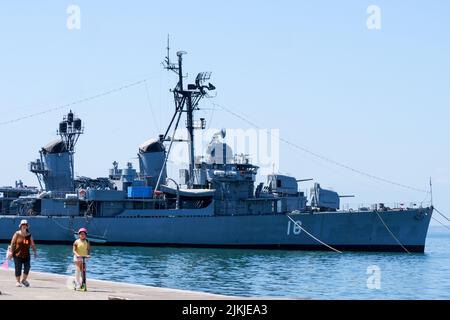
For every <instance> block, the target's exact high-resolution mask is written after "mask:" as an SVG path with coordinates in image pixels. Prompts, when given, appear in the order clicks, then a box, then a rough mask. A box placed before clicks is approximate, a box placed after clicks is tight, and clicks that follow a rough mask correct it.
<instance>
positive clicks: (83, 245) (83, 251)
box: [73, 228, 91, 289]
mask: <svg viewBox="0 0 450 320" xmlns="http://www.w3.org/2000/svg"><path fill="white" fill-rule="evenodd" d="M78 236H79V239H77V240H75V242H74V243H73V262H74V263H75V283H74V285H75V289H80V288H81V272H82V269H83V259H82V258H83V257H85V258H89V257H90V254H91V245H90V244H89V241H88V240H87V239H86V238H87V230H86V228H81V229H80V230H78Z"/></svg>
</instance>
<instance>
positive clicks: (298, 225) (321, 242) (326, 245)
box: [286, 214, 342, 253]
mask: <svg viewBox="0 0 450 320" xmlns="http://www.w3.org/2000/svg"><path fill="white" fill-rule="evenodd" d="M286 217H288V218H289V219H290V220H291V221H292V222H293V223H294V224H295V225H296V226H297V227H299V228H300V229H302V230H303V231H304V232H305V233H306V234H307V235H308V236H310V237H311V238H313V239H314V240H316V241H317V242H319V243H320V244H323V245H324V246H325V247H327V248H330V249H331V250H333V251H335V252H337V253H342V251H339V250H337V249H335V248H333V247H332V246H330V245H328V244H326V243H325V242H323V241H321V240H320V239H318V238H316V237H314V236H313V235H312V234H311V233H309V232H308V231H307V230H305V228H303V227H302V226H301V225H300V224H298V222H297V221H295V220H294V219H292V218H291V217H290V216H289V215H287V214H286Z"/></svg>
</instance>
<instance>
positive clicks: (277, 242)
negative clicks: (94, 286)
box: [0, 49, 433, 252]
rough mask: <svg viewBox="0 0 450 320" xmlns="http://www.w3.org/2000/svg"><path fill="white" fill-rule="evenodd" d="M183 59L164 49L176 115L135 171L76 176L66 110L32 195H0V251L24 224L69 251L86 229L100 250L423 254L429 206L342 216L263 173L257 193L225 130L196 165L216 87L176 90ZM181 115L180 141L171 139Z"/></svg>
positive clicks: (142, 150) (76, 125)
mask: <svg viewBox="0 0 450 320" xmlns="http://www.w3.org/2000/svg"><path fill="white" fill-rule="evenodd" d="M183 54H184V52H177V61H176V63H171V61H170V55H169V49H168V53H167V57H166V59H165V61H164V66H165V68H166V69H167V70H169V71H173V72H175V73H176V74H177V76H178V77H177V78H178V83H177V85H176V86H175V88H174V89H172V90H171V91H172V93H173V96H174V102H175V112H174V115H173V117H172V118H171V121H170V124H169V126H168V127H167V130H166V132H165V133H164V134H161V135H159V137H157V138H156V139H151V140H149V141H147V142H145V143H144V144H142V145H140V146H139V148H138V159H139V170H137V169H135V168H133V165H132V164H131V163H128V164H127V166H126V167H125V168H122V169H119V167H118V163H117V162H114V163H113V167H112V168H111V169H110V170H109V175H108V177H104V178H95V179H93V178H88V177H75V175H74V153H75V146H76V143H77V141H78V138H79V137H80V135H81V134H82V133H83V131H84V127H83V123H82V120H81V119H80V118H77V117H76V116H75V115H74V113H73V112H72V111H70V112H69V113H68V114H67V116H65V117H64V118H63V121H62V122H60V124H59V129H58V130H57V133H58V135H59V137H60V138H59V139H57V140H55V141H53V142H51V143H49V144H47V145H46V146H45V147H43V148H42V149H41V150H40V152H39V154H40V157H39V158H38V159H37V160H35V161H33V162H31V163H30V164H29V170H30V171H31V172H33V173H34V174H36V176H37V178H38V181H39V187H36V188H31V187H27V186H23V183H21V181H18V182H17V183H16V186H15V187H3V188H0V210H1V215H0V241H1V242H8V241H10V239H11V236H12V235H13V233H14V231H15V230H17V227H18V224H19V222H20V220H21V219H27V220H28V221H29V223H30V231H31V232H32V234H33V236H34V238H35V241H36V242H37V243H50V244H53V243H55V244H56V243H71V242H73V240H74V233H75V232H76V230H78V229H79V228H81V227H86V228H87V229H88V230H89V239H90V240H91V242H95V243H98V244H103V245H135V246H173V247H181V246H186V247H218V248H264V249H298V250H335V251H340V250H349V251H401V252H403V251H406V252H424V250H425V241H426V236H427V231H428V227H429V223H430V219H431V216H432V213H433V207H432V205H430V206H425V207H422V206H411V207H404V206H402V207H397V208H394V207H388V206H386V205H384V204H380V203H379V204H377V205H374V206H372V207H363V208H359V209H353V210H352V209H347V210H342V209H340V207H341V204H340V198H341V197H342V196H340V195H339V194H338V193H337V192H335V191H332V190H326V189H323V188H321V186H320V184H318V183H315V184H314V187H313V188H312V189H311V192H310V194H309V195H307V194H305V192H300V191H299V184H300V183H302V182H304V180H299V179H297V178H295V177H292V176H288V175H282V174H276V173H273V174H269V175H268V177H267V182H266V183H260V184H258V185H256V175H257V173H258V169H259V168H258V167H257V166H255V165H253V164H252V163H251V161H250V158H249V157H248V156H245V155H241V156H236V155H234V154H233V150H231V148H230V147H229V145H227V144H226V143H225V142H223V141H222V140H223V138H224V137H225V135H226V132H225V131H224V130H222V131H221V132H218V133H217V134H216V135H214V137H213V139H212V141H211V143H210V144H209V146H208V148H207V151H206V155H205V157H195V150H194V138H195V132H196V130H198V129H204V128H205V120H204V119H203V118H200V120H195V118H194V114H195V111H196V110H198V109H199V107H198V106H199V103H200V101H201V100H202V98H204V97H208V96H209V94H210V93H211V92H212V91H214V90H215V89H216V88H215V86H214V85H212V84H211V83H209V79H210V73H205V72H203V73H199V74H198V75H197V77H196V79H195V83H192V84H188V85H187V86H185V84H184V83H183V81H184V76H183ZM183 115H185V116H186V119H185V121H186V128H187V132H188V138H187V139H185V140H182V139H176V138H175V135H176V132H177V129H178V128H179V126H180V120H181V118H182V116H183ZM183 118H184V117H183ZM170 133H172V134H171V135H169V134H170ZM179 142H181V143H187V145H188V150H189V167H188V168H186V169H182V170H180V177H179V179H178V182H177V181H175V180H174V179H172V178H170V177H168V176H167V163H168V157H169V154H170V150H171V147H172V144H173V143H179ZM171 185H172V186H171Z"/></svg>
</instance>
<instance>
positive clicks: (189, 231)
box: [0, 208, 432, 252]
mask: <svg viewBox="0 0 450 320" xmlns="http://www.w3.org/2000/svg"><path fill="white" fill-rule="evenodd" d="M431 215H432V209H431V208H424V209H411V210H403V211H378V212H373V211H370V212H324V213H314V214H296V215H290V217H291V218H292V219H293V220H295V221H297V222H298V224H299V225H300V224H301V226H302V228H300V227H299V225H296V224H295V223H294V222H292V221H291V220H290V219H289V218H288V217H287V216H286V215H284V214H270V215H245V216H238V215H235V216H233V215H229V216H183V217H180V216H179V217H173V216H172V217H155V216H148V217H138V216H136V217H120V218H119V217H110V218H108V217H105V218H102V217H98V218H96V217H94V218H85V217H56V216H54V217H44V216H0V241H1V242H8V241H10V239H11V237H12V235H13V233H14V231H16V230H17V228H18V224H19V222H20V220H21V219H27V220H28V221H29V224H30V232H32V234H33V237H34V239H35V241H36V243H37V244H39V243H54V244H57V243H72V242H73V240H74V235H73V233H74V231H75V230H78V228H81V227H86V228H88V230H89V236H91V237H93V238H92V242H95V239H96V238H98V239H102V241H101V242H103V243H101V244H102V245H127V246H167V247H210V248H252V249H256V248H261V249H295V250H330V249H329V248H327V247H326V246H324V245H323V244H321V243H319V242H318V241H317V240H315V239H313V238H312V237H311V236H310V235H308V234H307V232H308V233H310V234H311V235H313V236H314V237H316V238H317V239H319V240H321V241H322V242H324V243H326V244H328V245H330V246H332V247H333V248H335V249H338V250H342V251H394V252H402V251H405V249H404V248H406V249H407V250H408V251H410V252H424V249H425V240H426V235H427V231H428V226H429V223H430V219H431ZM383 222H384V223H383ZM386 226H387V227H386ZM305 230H306V231H307V232H305ZM399 243H400V244H401V245H400V244H399ZM99 244H100V243H99ZM402 246H403V247H402Z"/></svg>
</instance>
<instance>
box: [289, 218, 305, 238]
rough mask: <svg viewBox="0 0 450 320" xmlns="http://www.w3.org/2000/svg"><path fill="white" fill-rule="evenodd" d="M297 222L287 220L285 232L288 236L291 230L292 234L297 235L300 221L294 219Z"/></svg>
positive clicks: (300, 229)
mask: <svg viewBox="0 0 450 320" xmlns="http://www.w3.org/2000/svg"><path fill="white" fill-rule="evenodd" d="M296 222H297V223H293V222H292V223H291V221H290V220H289V221H288V225H287V232H286V234H287V235H288V236H289V235H290V234H291V232H292V234H293V235H299V234H300V232H302V228H301V225H302V222H301V221H300V220H298V221H296Z"/></svg>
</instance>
